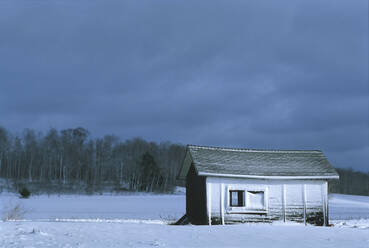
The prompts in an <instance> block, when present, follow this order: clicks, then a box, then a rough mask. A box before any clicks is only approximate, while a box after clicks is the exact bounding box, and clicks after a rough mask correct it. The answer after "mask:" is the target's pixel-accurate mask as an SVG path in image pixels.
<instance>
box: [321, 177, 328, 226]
mask: <svg viewBox="0 0 369 248" xmlns="http://www.w3.org/2000/svg"><path fill="white" fill-rule="evenodd" d="M325 187H326V184H325V183H323V184H322V188H321V190H322V208H323V226H326V225H327V216H326V213H327V209H326V205H327V204H326V190H325Z"/></svg>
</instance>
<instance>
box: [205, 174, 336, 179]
mask: <svg viewBox="0 0 369 248" xmlns="http://www.w3.org/2000/svg"><path fill="white" fill-rule="evenodd" d="M198 175H199V176H213V177H232V178H249V179H277V180H278V179H279V180H280V179H326V180H327V179H339V176H338V175H329V176H258V175H235V174H220V173H209V172H199V173H198Z"/></svg>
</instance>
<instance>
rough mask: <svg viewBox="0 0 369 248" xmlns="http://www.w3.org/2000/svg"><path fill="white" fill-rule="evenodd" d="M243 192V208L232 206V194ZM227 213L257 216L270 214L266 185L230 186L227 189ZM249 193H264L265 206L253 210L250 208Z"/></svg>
mask: <svg viewBox="0 0 369 248" xmlns="http://www.w3.org/2000/svg"><path fill="white" fill-rule="evenodd" d="M234 191H243V206H232V204H231V192H234ZM226 192H227V194H225V195H226V199H225V201H226V203H227V204H226V209H225V210H226V213H230V214H232V213H234V214H237V213H238V214H242V213H250V214H252V213H255V214H267V213H268V187H267V186H265V185H228V186H227V187H226ZM247 192H263V193H264V206H263V208H260V209H253V208H250V207H248V205H249V204H248V202H247V201H248V200H247Z"/></svg>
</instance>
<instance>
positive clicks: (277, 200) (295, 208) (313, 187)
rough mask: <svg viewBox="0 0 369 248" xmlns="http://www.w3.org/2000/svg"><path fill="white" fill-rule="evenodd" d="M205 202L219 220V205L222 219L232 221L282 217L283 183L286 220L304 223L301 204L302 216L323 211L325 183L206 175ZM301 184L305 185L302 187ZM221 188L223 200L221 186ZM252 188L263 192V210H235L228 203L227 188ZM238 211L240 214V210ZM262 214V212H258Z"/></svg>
mask: <svg viewBox="0 0 369 248" xmlns="http://www.w3.org/2000/svg"><path fill="white" fill-rule="evenodd" d="M206 184H207V189H210V192H211V197H210V194H207V197H209V198H208V199H207V202H209V203H210V204H209V205H210V206H208V207H209V208H210V209H209V210H210V211H211V217H213V218H219V221H220V222H222V208H221V206H222V205H223V209H224V210H223V214H224V219H225V221H226V222H230V221H232V220H233V219H234V220H244V221H260V220H266V221H271V220H284V209H283V185H285V189H286V192H285V194H286V195H285V196H286V198H285V201H286V202H285V203H286V209H285V214H286V220H287V221H289V220H290V221H299V222H304V215H305V214H304V207H306V217H309V214H310V216H311V214H314V213H316V212H321V213H323V206H324V204H325V203H326V200H325V199H326V194H327V189H326V188H327V184H326V182H325V181H323V180H261V179H239V178H224V177H208V178H207V180H206ZM304 185H305V186H304ZM222 187H223V191H224V193H223V200H222V199H221V195H222V193H221V189H222ZM304 187H305V189H306V192H305V193H306V195H305V197H306V204H304ZM230 189H232V190H237V189H240V190H245V191H247V190H252V191H260V190H261V191H265V194H264V197H265V201H266V210H265V212H264V211H261V212H260V213H253V212H252V211H251V212H249V213H247V209H243V211H242V210H241V211H237V208H231V207H230V206H229V190H230ZM241 212H242V213H241ZM261 213H262V214H261Z"/></svg>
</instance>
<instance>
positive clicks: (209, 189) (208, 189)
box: [206, 182, 211, 226]
mask: <svg viewBox="0 0 369 248" xmlns="http://www.w3.org/2000/svg"><path fill="white" fill-rule="evenodd" d="M206 195H207V198H208V199H207V200H208V201H207V207H208V209H207V210H208V218H209V219H208V223H209V226H211V185H210V183H208V182H206Z"/></svg>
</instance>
